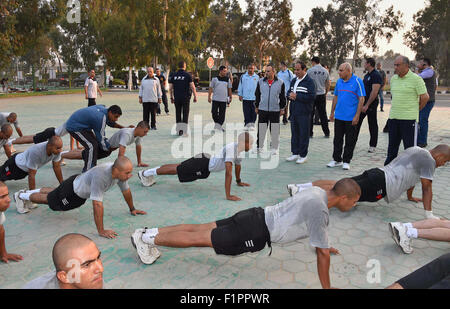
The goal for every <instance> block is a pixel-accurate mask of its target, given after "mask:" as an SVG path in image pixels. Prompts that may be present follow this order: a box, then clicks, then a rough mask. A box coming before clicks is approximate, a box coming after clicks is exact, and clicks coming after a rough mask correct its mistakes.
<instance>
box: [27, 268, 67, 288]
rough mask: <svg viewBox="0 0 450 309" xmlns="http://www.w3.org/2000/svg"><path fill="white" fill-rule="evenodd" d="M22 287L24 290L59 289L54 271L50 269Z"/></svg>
mask: <svg viewBox="0 0 450 309" xmlns="http://www.w3.org/2000/svg"><path fill="white" fill-rule="evenodd" d="M22 289H25V290H50V289H52V290H55V289H60V287H59V281H58V278H56V272H55V271H52V272H50V273H48V274H46V275H43V276H42V277H39V278H36V279H34V280H33V281H30V282H28V283H27V284H25V285H24V286H23V287H22Z"/></svg>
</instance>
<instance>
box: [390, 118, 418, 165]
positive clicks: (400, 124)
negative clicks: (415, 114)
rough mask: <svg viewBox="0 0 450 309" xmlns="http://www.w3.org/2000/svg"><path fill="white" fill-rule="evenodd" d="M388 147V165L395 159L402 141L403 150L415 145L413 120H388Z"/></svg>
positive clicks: (415, 136)
mask: <svg viewBox="0 0 450 309" xmlns="http://www.w3.org/2000/svg"><path fill="white" fill-rule="evenodd" d="M388 125H389V146H388V153H387V158H386V162H384V165H388V164H389V163H391V161H392V160H394V159H395V158H397V155H398V149H399V148H400V143H401V142H402V141H403V147H404V149H408V148H410V147H414V146H416V144H417V123H416V121H415V120H398V119H389V124H388Z"/></svg>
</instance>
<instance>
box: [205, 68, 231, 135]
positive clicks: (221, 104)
mask: <svg viewBox="0 0 450 309" xmlns="http://www.w3.org/2000/svg"><path fill="white" fill-rule="evenodd" d="M231 88H233V86H232V82H231V79H230V76H229V75H228V69H227V68H226V67H225V66H223V65H222V66H221V67H220V68H219V76H218V77H214V78H213V79H212V80H211V84H210V85H209V92H208V102H209V103H212V107H211V114H212V118H213V120H214V123H215V127H214V128H215V129H216V130H220V131H225V130H224V129H223V123H224V122H225V113H226V110H227V106H230V103H231V100H232V98H233V94H232V93H231ZM213 93H214V95H213ZM211 95H212V98H211Z"/></svg>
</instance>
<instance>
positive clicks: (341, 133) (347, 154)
mask: <svg viewBox="0 0 450 309" xmlns="http://www.w3.org/2000/svg"><path fill="white" fill-rule="evenodd" d="M344 138H345V147H344ZM357 140H358V128H357V126H354V125H352V122H351V121H343V120H339V119H335V121H334V143H333V144H334V151H333V160H334V161H336V162H344V163H350V161H351V160H352V158H353V151H354V150H355V146H356V142H357ZM342 148H344V156H343V157H342Z"/></svg>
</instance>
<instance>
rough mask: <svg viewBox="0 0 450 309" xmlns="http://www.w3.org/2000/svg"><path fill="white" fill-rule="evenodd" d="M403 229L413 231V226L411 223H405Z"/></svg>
mask: <svg viewBox="0 0 450 309" xmlns="http://www.w3.org/2000/svg"><path fill="white" fill-rule="evenodd" d="M403 226H404V227H407V228H408V229H413V228H414V226H413V225H412V223H405V224H403Z"/></svg>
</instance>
